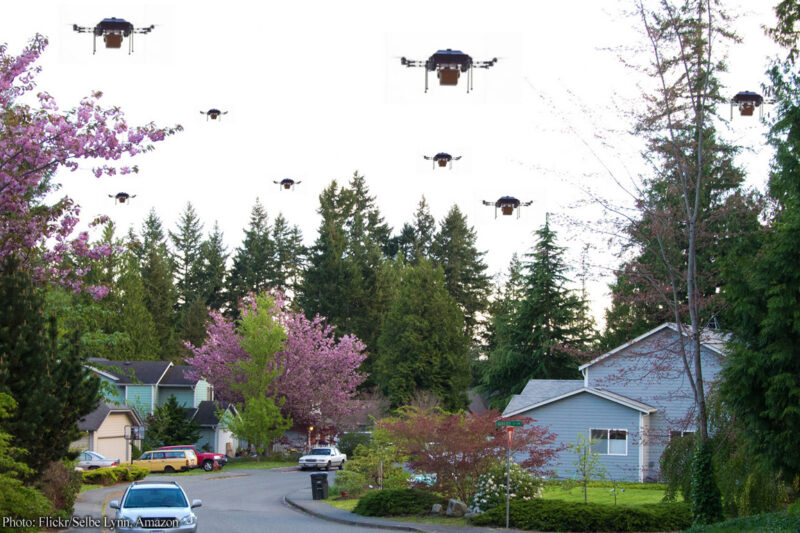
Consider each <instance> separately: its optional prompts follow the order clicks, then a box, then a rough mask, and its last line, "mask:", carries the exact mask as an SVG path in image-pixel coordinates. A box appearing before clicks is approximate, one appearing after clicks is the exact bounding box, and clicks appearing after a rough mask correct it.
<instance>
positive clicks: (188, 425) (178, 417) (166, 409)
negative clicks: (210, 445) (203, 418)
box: [145, 394, 200, 447]
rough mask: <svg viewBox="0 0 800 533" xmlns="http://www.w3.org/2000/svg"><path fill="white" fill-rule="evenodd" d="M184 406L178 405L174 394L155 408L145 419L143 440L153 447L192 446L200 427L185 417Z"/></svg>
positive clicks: (197, 436) (198, 435)
mask: <svg viewBox="0 0 800 533" xmlns="http://www.w3.org/2000/svg"><path fill="white" fill-rule="evenodd" d="M186 414H187V411H186V408H185V407H184V406H182V405H181V404H179V403H178V400H177V399H176V398H175V395H174V394H170V395H169V398H167V401H166V402H164V403H162V404H161V405H158V406H156V409H155V412H154V413H153V414H152V415H150V416H149V417H148V419H147V432H146V433H145V438H146V439H147V441H148V444H149V445H150V446H153V447H158V446H177V445H179V444H194V443H195V442H197V439H198V438H199V437H200V426H198V425H197V422H195V421H194V420H192V419H190V418H189V417H187V416H186Z"/></svg>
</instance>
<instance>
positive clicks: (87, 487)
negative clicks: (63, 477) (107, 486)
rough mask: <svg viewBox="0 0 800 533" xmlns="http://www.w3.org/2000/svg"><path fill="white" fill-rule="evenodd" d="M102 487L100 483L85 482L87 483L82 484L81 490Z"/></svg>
mask: <svg viewBox="0 0 800 533" xmlns="http://www.w3.org/2000/svg"><path fill="white" fill-rule="evenodd" d="M100 488H103V485H98V484H95V483H85V484H83V485H81V490H80V492H86V491H87V490H94V489H100Z"/></svg>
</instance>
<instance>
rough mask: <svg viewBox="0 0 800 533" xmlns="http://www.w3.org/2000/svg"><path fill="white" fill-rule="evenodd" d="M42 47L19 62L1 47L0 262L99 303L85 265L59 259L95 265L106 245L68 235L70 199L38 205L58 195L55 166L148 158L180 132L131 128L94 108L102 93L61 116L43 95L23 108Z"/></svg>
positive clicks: (104, 169)
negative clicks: (86, 283)
mask: <svg viewBox="0 0 800 533" xmlns="http://www.w3.org/2000/svg"><path fill="white" fill-rule="evenodd" d="M46 46H47V39H46V38H45V37H43V36H41V35H38V34H37V35H36V36H35V37H34V38H33V39H31V41H30V42H29V43H28V45H27V46H26V47H25V49H24V50H23V51H22V53H21V54H20V55H18V56H14V55H12V54H9V53H8V50H7V46H6V45H0V213H2V218H1V219H0V261H2V260H3V259H4V258H5V257H7V256H9V255H12V254H14V255H16V256H17V257H18V258H19V259H20V260H21V261H22V262H23V263H24V264H26V265H29V266H31V267H32V268H33V272H34V276H36V278H37V281H40V282H41V281H55V282H59V283H62V284H64V285H67V286H69V287H71V288H72V289H74V290H76V291H78V290H81V289H83V290H86V291H87V292H89V293H90V294H92V295H93V296H94V297H95V298H100V297H102V296H103V295H104V294H105V293H106V292H107V288H105V287H82V277H83V275H84V274H85V273H86V271H87V268H88V267H84V268H75V267H74V266H71V265H69V263H68V262H65V261H64V259H65V257H66V256H67V254H73V255H75V256H81V257H88V258H92V259H97V258H99V257H101V256H106V255H108V254H110V253H111V251H112V250H111V247H110V246H109V245H108V244H99V245H90V244H89V235H88V233H87V232H81V233H80V234H79V235H78V236H77V237H73V231H74V229H75V227H76V225H77V224H78V221H79V219H78V215H79V214H80V210H79V208H78V206H77V205H76V204H75V203H74V202H73V201H72V200H71V199H70V198H68V197H64V198H62V199H60V200H58V201H57V202H55V203H54V204H52V205H47V204H45V203H44V198H45V196H46V195H47V194H48V193H50V192H52V191H55V190H57V189H58V184H56V183H54V182H53V181H52V177H53V175H54V173H55V172H56V170H58V169H59V168H61V167H65V168H67V169H69V170H71V171H75V170H77V169H78V167H79V161H80V160H82V159H86V160H103V161H106V162H109V161H119V160H120V159H121V158H122V157H123V156H136V155H138V154H141V153H144V152H148V151H150V150H152V149H153V143H155V142H157V141H161V140H163V139H164V138H165V137H166V136H168V135H172V134H173V133H175V132H177V131H179V130H181V127H180V126H175V127H173V128H157V127H156V126H155V124H153V123H150V124H147V125H144V126H141V127H129V126H128V124H127V123H126V121H125V117H124V115H123V113H122V111H121V110H120V109H119V108H117V107H112V108H110V109H105V108H103V107H101V106H100V105H99V103H98V102H99V100H100V98H101V96H102V93H100V92H94V93H92V94H91V96H88V97H86V98H84V99H83V100H81V101H80V103H79V105H78V106H77V107H76V108H73V109H70V110H67V111H62V110H61V109H60V108H59V106H58V104H57V103H56V101H55V99H54V98H53V97H52V96H50V95H49V94H47V93H46V92H39V93H37V94H36V99H37V100H38V106H36V107H34V106H31V105H30V104H28V103H25V102H23V100H25V97H26V96H27V95H28V93H31V92H32V91H33V90H34V88H35V86H36V83H35V78H36V74H38V73H39V71H40V70H41V67H38V66H36V61H37V59H38V58H39V56H41V54H42V53H43V52H44V49H45V48H46ZM92 171H93V172H94V174H95V176H97V177H98V178H99V177H101V176H103V175H107V176H112V175H115V174H117V173H120V174H128V173H130V172H136V171H137V169H136V167H129V166H121V167H119V168H117V167H116V166H114V165H112V164H108V163H103V164H101V165H100V166H96V167H94V168H93V169H92ZM102 222H105V219H104V218H99V219H96V220H94V221H93V224H98V223H102Z"/></svg>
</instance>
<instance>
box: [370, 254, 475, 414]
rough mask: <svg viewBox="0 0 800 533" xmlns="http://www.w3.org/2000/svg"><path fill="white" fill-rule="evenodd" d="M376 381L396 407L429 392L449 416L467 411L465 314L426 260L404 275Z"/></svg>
mask: <svg viewBox="0 0 800 533" xmlns="http://www.w3.org/2000/svg"><path fill="white" fill-rule="evenodd" d="M378 345H379V347H380V352H379V354H380V355H379V358H378V361H377V363H376V365H375V371H376V374H377V376H376V380H377V382H378V384H379V386H380V388H381V390H382V391H383V392H384V394H385V395H386V396H387V397H388V398H389V399H390V401H391V405H392V407H398V406H400V405H404V404H406V403H407V402H409V401H410V400H411V399H412V398H413V397H414V395H415V394H416V393H417V392H418V391H429V392H432V393H434V394H436V396H437V397H438V398H439V400H440V401H441V402H442V404H443V406H444V407H445V409H447V410H451V411H460V410H461V409H463V408H464V407H466V405H467V395H466V390H467V387H468V386H469V382H470V370H469V361H468V359H467V345H468V343H467V337H466V335H465V334H464V319H463V314H462V313H461V311H460V310H459V308H458V304H457V303H456V301H455V299H454V298H453V297H452V296H450V294H448V292H447V289H446V288H445V284H444V274H443V273H442V269H441V267H436V266H434V265H433V264H432V263H431V262H430V261H428V260H426V259H420V260H419V261H418V262H417V264H416V265H408V266H406V268H405V269H404V271H403V274H402V282H401V286H400V291H399V294H398V296H397V298H396V299H395V301H394V302H393V303H392V305H391V307H390V309H389V311H388V313H387V316H386V320H385V321H384V323H383V331H382V332H381V335H380V338H379V339H378Z"/></svg>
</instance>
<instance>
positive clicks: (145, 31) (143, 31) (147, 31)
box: [133, 24, 156, 33]
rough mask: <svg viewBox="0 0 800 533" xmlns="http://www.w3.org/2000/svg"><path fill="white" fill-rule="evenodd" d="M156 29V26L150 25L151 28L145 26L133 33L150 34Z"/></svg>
mask: <svg viewBox="0 0 800 533" xmlns="http://www.w3.org/2000/svg"><path fill="white" fill-rule="evenodd" d="M155 27H156V25H155V24H150V25H149V26H145V27H143V28H135V29H134V30H133V33H150V32H151V31H153V30H154V29H155Z"/></svg>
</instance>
